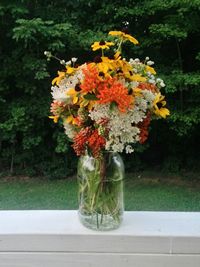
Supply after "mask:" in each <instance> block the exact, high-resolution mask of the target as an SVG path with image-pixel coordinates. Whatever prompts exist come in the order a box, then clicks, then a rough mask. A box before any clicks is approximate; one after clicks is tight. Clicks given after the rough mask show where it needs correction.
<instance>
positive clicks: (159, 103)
mask: <svg viewBox="0 0 200 267" xmlns="http://www.w3.org/2000/svg"><path fill="white" fill-rule="evenodd" d="M109 36H110V39H111V40H109V41H105V40H101V41H99V42H95V43H94V44H92V46H91V48H92V50H93V51H97V52H100V53H99V54H97V55H96V56H95V57H94V60H93V61H91V62H86V63H84V64H81V65H78V64H77V59H76V58H72V59H71V60H70V61H68V62H65V61H64V60H60V63H61V64H63V65H64V68H63V70H62V71H58V76H57V77H56V78H55V79H53V81H52V92H51V94H52V97H53V102H52V104H51V113H52V116H50V118H52V119H53V120H54V122H58V120H61V121H62V123H63V126H64V129H65V133H66V135H67V136H68V137H69V138H70V139H71V140H72V142H73V144H72V147H73V148H74V150H75V152H76V154H77V155H78V156H81V157H80V160H79V165H78V178H79V215H80V219H81V221H82V222H83V224H84V225H86V226H88V227H90V228H93V229H100V230H108V229H113V228H116V227H118V226H119V224H120V222H121V220H122V214H123V192H122V181H123V176H124V169H123V162H122V160H121V158H120V156H119V154H118V153H119V152H123V151H125V152H126V153H132V152H133V151H134V145H135V144H136V143H141V144H143V143H144V142H145V141H146V139H147V137H148V128H149V124H150V122H151V120H153V119H154V118H166V116H168V115H169V110H168V109H167V108H166V101H165V100H164V96H163V95H162V94H161V92H160V89H162V87H164V86H165V84H164V82H163V80H162V79H160V78H157V77H156V71H155V70H154V68H153V67H152V65H153V64H154V62H153V61H151V60H149V58H148V57H147V58H146V59H145V60H144V62H142V61H140V60H139V59H138V58H136V59H133V58H130V59H129V60H126V59H125V58H123V54H122V46H123V44H124V43H125V42H131V43H132V44H134V45H138V41H137V40H136V39H135V38H134V37H133V36H131V35H129V34H128V33H127V32H125V31H110V32H109ZM112 39H113V40H112ZM107 51H109V56H106V52H107ZM111 51H112V53H110V52H111ZM45 54H46V56H47V57H48V58H51V57H54V56H53V55H52V54H51V53H50V52H45Z"/></svg>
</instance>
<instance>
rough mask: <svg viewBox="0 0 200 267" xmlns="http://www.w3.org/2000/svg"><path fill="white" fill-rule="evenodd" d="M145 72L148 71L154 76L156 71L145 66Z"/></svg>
mask: <svg viewBox="0 0 200 267" xmlns="http://www.w3.org/2000/svg"><path fill="white" fill-rule="evenodd" d="M146 71H149V72H150V73H151V74H153V75H156V71H155V70H154V68H152V67H150V66H148V65H146Z"/></svg>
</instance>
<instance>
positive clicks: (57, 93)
mask: <svg viewBox="0 0 200 267" xmlns="http://www.w3.org/2000/svg"><path fill="white" fill-rule="evenodd" d="M84 67H85V65H83V66H82V68H80V69H79V70H77V71H76V72H75V73H74V75H73V76H68V77H65V78H63V79H62V80H61V81H60V83H59V85H56V86H52V87H51V95H52V97H53V99H54V100H57V101H61V102H64V103H67V104H69V103H70V101H71V97H70V96H69V95H67V92H68V91H69V90H70V89H71V88H74V87H75V86H76V85H77V84H79V83H81V81H82V80H83V77H84V76H83V72H82V69H83V68H84Z"/></svg>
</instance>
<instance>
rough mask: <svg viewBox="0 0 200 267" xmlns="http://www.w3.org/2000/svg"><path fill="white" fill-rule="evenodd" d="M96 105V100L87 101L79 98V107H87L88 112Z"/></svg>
mask: <svg viewBox="0 0 200 267" xmlns="http://www.w3.org/2000/svg"><path fill="white" fill-rule="evenodd" d="M95 104H96V100H89V99H85V98H84V97H81V99H80V107H87V108H88V110H91V109H92V108H93V106H94V105H95Z"/></svg>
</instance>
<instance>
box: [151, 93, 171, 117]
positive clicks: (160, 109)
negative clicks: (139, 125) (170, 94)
mask: <svg viewBox="0 0 200 267" xmlns="http://www.w3.org/2000/svg"><path fill="white" fill-rule="evenodd" d="M164 98H165V97H164V96H162V95H161V93H158V94H157V95H156V97H155V99H154V101H153V112H154V113H155V114H156V115H157V116H160V117H162V118H164V119H165V118H166V117H167V116H169V115H170V112H169V110H168V109H167V108H164V106H165V105H166V101H165V100H164Z"/></svg>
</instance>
